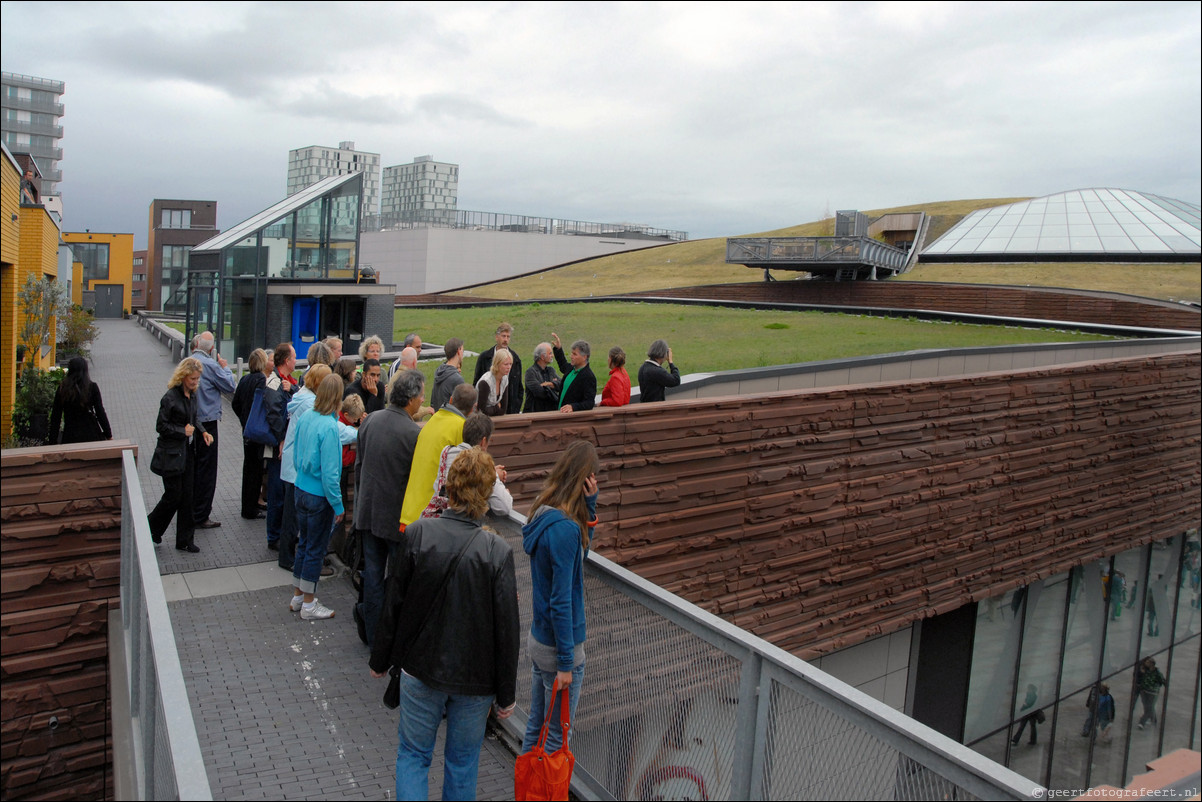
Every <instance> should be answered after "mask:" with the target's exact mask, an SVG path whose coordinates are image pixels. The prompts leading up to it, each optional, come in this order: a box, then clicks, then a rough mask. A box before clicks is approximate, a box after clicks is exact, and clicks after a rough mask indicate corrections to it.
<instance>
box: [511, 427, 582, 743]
mask: <svg viewBox="0 0 1202 802" xmlns="http://www.w3.org/2000/svg"><path fill="white" fill-rule="evenodd" d="M598 467H599V462H598V460H597V451H596V449H595V448H593V444H592V443H589V442H588V441H586V440H577V441H575V442H573V443H571V444H569V445H568V447H567V448H566V449H565V450H564V452H563V454H561V455H560V457H559V460H558V461H557V462H556V463H555V467H554V468H552V469H551V473H550V475H548V476H547V479H546V482H545V484H544V485H543V488H542V490H540V491H539V494H538V495H537V496H536V497H535V499H534V503H533V504H531V505H530V517H529V521H528V523H527V524H526V525H525V526H524V527H522V547H523V548H524V549H525V551H526V553H527V554H529V555H530V581H531V585H532V586H533V587H532V592H531V603H532V605H533V608H534V618H533V620H532V621H531V623H530V636H529V640H528V648H527V650H528V652H529V654H530V658H531V660H532V661H533V663H534V667H533V672H532V673H533V676H532V682H531V691H530V718H529V719H528V720H527V722H526V735H525V738H524V739H523V740H522V752H529V751H530V750H531V748H533V746H534V745H535V743H536V742H537V741H538V738H539V732H540V731H541V730H542V726H543V721H544V720H545V719H546V717H547V707H548V705H550V704H556V705H557V704H558V700H557V699H555V700H553V699H551V695H552V694H551V688H552V686H553V685H555V684H556V683H558V687H559V688H560V689H563V688H564V687H568V688H569V689H570V690H569V694H568V698H569V713H570V715H571V718H572V720H575V717H576V708H577V705H578V703H579V701H580V684H581V681H582V680H583V679H584V639H585V621H584V557H585V555H586V554H588V550H589V547H590V545H591V544H592V536H593V527H594V526H595V525H596V523H597V469H598ZM556 696H560V694H558V693H557V694H556ZM550 718H551V725H550V729H549V732H548V734H547V742H546V747H545V748H546V751H547V752H548V753H551V752H554V751H555V750H557V749H559V747H560V746H561V745H562V744H563V740H564V739H563V731H562V726H561V724H560V720H559V719H560V716H559V713H558V712H557V711H552V715H551V717H550Z"/></svg>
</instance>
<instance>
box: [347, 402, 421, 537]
mask: <svg viewBox="0 0 1202 802" xmlns="http://www.w3.org/2000/svg"><path fill="white" fill-rule="evenodd" d="M421 431H422V429H421V427H420V426H418V425H417V424H416V423H414V422H413V419H412V418H410V417H409V413H408V412H405V410H403V409H399V408H397V407H394V406H391V405H389V406H387V407H385V408H384V409H383V410H381V411H380V412H378V413H377V414H375V415H368V416H367V419H366V420H364V421H363V423H362V424H361V425H360V426H359V447H358V450H357V451H356V455H355V528H356V529H362V530H365V531H368V532H371V533H372V534H373V535H375V536H376V537H379V538H383V539H385V540H393V541H398V542H400V541H404V539H405V537H404V535H402V534H401V533H400V522H401V507H402V506H403V505H404V503H405V486H406V485H408V484H409V469H410V467H412V465H413V449H414V448H415V447H416V446H417V436H418V435H419V434H421Z"/></svg>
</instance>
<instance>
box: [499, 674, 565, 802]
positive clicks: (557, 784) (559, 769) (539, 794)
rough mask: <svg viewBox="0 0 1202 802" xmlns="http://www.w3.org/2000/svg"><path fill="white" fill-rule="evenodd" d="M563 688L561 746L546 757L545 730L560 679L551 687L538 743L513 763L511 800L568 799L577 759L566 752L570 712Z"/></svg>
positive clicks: (560, 707)
mask: <svg viewBox="0 0 1202 802" xmlns="http://www.w3.org/2000/svg"><path fill="white" fill-rule="evenodd" d="M570 690H571V686H565V687H564V689H563V691H562V694H563V695H562V696H560V698H559V723H560V725H561V726H562V727H563V746H561V747H559V749H557V750H555V752H553V753H552V754H550V755H548V754H547V750H546V744H547V728H548V727H549V726H550V724H551V713H552V711H554V710H555V694H556V693H557V692H559V680H556V681H555V684H554V685H552V686H551V703H550V704H549V705H547V717H546V718H545V719H543V728H542V731H540V732H539V734H538V743H536V744H535V745H534V748H533V749H531V750H530V751H529V752H526V753H525V754H523V755H518V756H517V760H515V761H514V763H513V798H514V799H516V800H518V802H522V800H552V799H567V798H568V786H569V785H570V784H571V782H572V769H573V768H574V767H575V765H576V757H575V755H573V754H572V752H571V750H569V749H568V731H569V730H570V729H571V726H572V718H571V717H572V709H571V704H570V698H569V695H568V692H569V691H570Z"/></svg>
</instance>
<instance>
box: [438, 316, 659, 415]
mask: <svg viewBox="0 0 1202 802" xmlns="http://www.w3.org/2000/svg"><path fill="white" fill-rule="evenodd" d="M512 336H513V326H511V325H510V324H508V323H502V324H501V325H499V326H497V330H496V332H495V334H494V337H495V339H496V342H495V345H493V347H491V348H489V349H488V350H486V351H484V352H482V353H481V354H480V356H479V357H478V358H477V359H476V370H475V374H474V376H473V378H472V385H473V386H474V387H475V388H476V393H477V395H478V396H479V399H480V402H479V407H480V410H481V411H482V412H484V413H485V414H486V415H488V416H490V417H497V416H499V415H512V414H517V413H519V412H556V411H558V412H580V411H582V410H586V409H592V408H593V406H594V405H595V404H596V403H597V376H596V374H595V373H593V369H592V367H591V365H590V360H591V358H592V349H591V347H590V346H589V343H588V341H587V340H576V341H575V342H573V343H572V344H571V346H570V347H569V348H568V349H567V350H566V351H565V349H564V347H563V343H561V342H560V339H559V335H558V334H555V333H554V332H552V333H551V339H550V341H548V342H541V343H539V344H538V345H537V346H535V348H534V354H533V358H534V363H533V364H532V365H531V366H530V367H529V368H527V369H526V370H525V372H524V373H523V371H522V360H521V358H520V357H519V356H518V353H517V352H516V351H515V350H514V349H513V348H512V346H511V342H510V341H511V338H512ZM463 346H464V344H463V340H461V339H459V338H458V337H453V338H451V339H450V340H448V341H447V343H446V346H445V348H444V354H445V357H446V361H445V362H443V364H441V365H439V367H438V370H437V371H436V372H435V374H434V389H433V391H432V392H431V402H432V404H433V406H434V408H435V409H438V408H439V404H441V403H445V402H446V400H447V399H448V398H449V397H450V393H451V390H452V389H454V388H455V387H456V386H458V385H460V384H464V383H465V380H464V378H463V372H462V371H463V360H464V351H463ZM556 368H558V370H559V372H558V373H557V372H556ZM608 369H609V378H608V380H607V381H606V382H605V385H604V387H603V388H602V391H601V406H609V407H621V406H625V405H627V404H629V403H630V398H631V391H630V386H631V385H630V375H629V374H628V373H627V372H626V352H625V351H624V350H623V349H622V348H621V347H619V346H614V347H613V348H611V349H610V350H609V361H608ZM638 380H639V400H640V401H643V402H648V401H663V400H664V396H665V391H666V390H667V388H669V387H677V386H679V385H680V371H679V370H678V369H677V367H676V364H675V362H674V361H673V360H672V349H671V348H670V347H668V343H667V342H666V341H664V340H656V341H655V342H653V343H651V346H650V348H648V349H647V359H646V361H645V362H644V363H643V364H642V365H641V366H640V367H639V371H638Z"/></svg>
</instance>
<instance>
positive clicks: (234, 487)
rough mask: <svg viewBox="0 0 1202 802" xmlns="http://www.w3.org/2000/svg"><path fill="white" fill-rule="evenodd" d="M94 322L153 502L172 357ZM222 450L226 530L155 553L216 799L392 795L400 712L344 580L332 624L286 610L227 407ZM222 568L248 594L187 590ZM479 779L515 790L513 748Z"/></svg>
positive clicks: (121, 430)
mask: <svg viewBox="0 0 1202 802" xmlns="http://www.w3.org/2000/svg"><path fill="white" fill-rule="evenodd" d="M97 325H98V326H99V327H100V337H99V338H98V339H97V341H96V344H95V346H94V348H93V355H92V371H91V372H92V378H93V380H94V381H96V382H97V383H98V384H99V385H100V388H101V391H102V392H103V393H104V399H105V407H106V411H107V412H108V415H109V419H110V421H111V422H112V425H113V431H114V436H115V437H117V438H124V439H129V440H132V441H133V442H134V443H136V444H137V445H138V449H139V458H138V476H139V480H140V483H141V487H142V493H143V496H144V498H145V499H146V502H147V507H148V508H150V507H153V506H154V504H155V503H156V502H157V501H158V499H159V496H160V495H161V494H162V480H160V479H159V478H158V477H157V476H154V475H153V474H151V473H150V470H149V465H150V455H151V454H152V453H153V450H154V445H155V441H156V439H157V435H156V434H155V431H154V421H155V417H156V415H157V413H158V404H159V399H160V398H161V397H162V395H163V393H164V392H165V391H166V385H167V379H168V378H169V377H170V375H171V371H172V369H173V367H174V364H173V362H172V360H171V359H170V358H169V356H168V353H167V351H166V349H165V348H163V347H162V346H160V345H159V344H158V342H157V341H156V340H154V338H152V337H151V336H150V335H149V334H148V333H146V331H145V330H143V329H142V328H141V327H139V326H137V325H136V323H133V322H131V321H122V320H99V321H97ZM219 448H220V459H219V468H218V484H217V493H216V495H215V499H214V504H213V519H214V520H218V521H221V523H222V526H220V527H218V528H216V529H206V530H198V531H197V533H196V542H197V545H199V546H200V549H201V551H200V553H199V554H187V553H185V552H180V551H177V550H176V549H174V548H172V546H173V545H174V536H175V530H174V526H173V527H172V528H171V529H169V530H168V532H167V534H166V535H165V537H164V545H163V546H162V547H160V548H159V549H157V550H156V552H157V555H158V559H159V568H160V572H161V573H162V574H163V575H164V587H165V589H166V590H167V591H168V602H169V604H168V607H169V610H170V612H171V618H172V622H173V624H174V627H175V635H176V644H177V648H178V649H179V655H180V664H181V666H182V668H183V671H184V678H185V681H186V683H187V687H188V696H189V700H190V703H191V706H192V714H193V717H194V719H195V723H196V727H197V735H198V737H199V740H200V746H201V753H202V755H203V757H204V760H205V765H206V768H207V770H208V774H209V782H210V784H211V786H212V789H213V792H214V797H215V798H218V799H251V800H256V802H261V801H262V800H265V799H311V798H316V797H320V798H323V799H390V798H391V797H392V796H393V793H394V789H395V777H394V771H395V763H396V739H397V734H396V731H397V714H396V712H395V711H391V710H387V709H386V708H384V706H383V705H382V704H381V702H380V697H381V696H382V695H383V692H384V683H383V681H382V680H373V679H372V678H371V677H370V676H369V673H368V669H367V656H368V655H367V649H366V647H364V646H363V644H362V643H360V642H359V638H358V635H357V634H356V628H355V624H354V621H353V619H352V616H351V614H350V611H351V605H352V604H353V603H354V600H355V593H354V590H353V589H352V587H351V584H350V580H349V578H348V577H347V576H345V575H344V576H339V577H335V578H333V579H332V580H329V581H325V582H323V583H322V584H321V585H320V587H319V588H318V595H319V596H320V597H321V598H322V600H323V601H324V602H325V603H326V604H327V605H329V606H331V607H332V608H333V609H334V610H336V611H337V613H338V614H337V616H336V617H335V618H334V619H332V620H329V621H302V620H301V619H300V617H299V616H298V615H296V614H295V613H292V612H291V611H289V610H288V600H289V598H290V597H291V593H290V591H289V590H288V589H287V587H286V586H287V585H289V584H290V582H291V578H290V577H289V576H288V574H287V572H285V571H283V570H282V569H279V568H278V567H277V566H275V564H274V561H275V554H274V553H273V552H270V551H268V550H267V547H266V534H265V528H264V522H263V521H262V520H261V519H260V520H254V521H246V520H243V519H242V518H241V517H240V516H239V511H240V493H241V471H242V448H241V433H240V431H239V429H238V422H237V418H236V417H235V416H234V415H233V413H232V411H230V409H229V405H228V402H227V403H226V406H225V413H224V415H223V417H222V422H221V426H220V437H219ZM219 568H236V569H237V570H236V572H235V573H236V575H237V576H238V578H239V580H240V581H241V583H242V586H243V587H244V588H246V589H245V590H235V591H234V592H229V593H225V594H223V595H216V596H203V597H200V598H193V596H194V595H196V594H195V593H193V592H192V591H190V590H189V585H192V586H194V589H200V590H206V589H207V588H209V587H210V586H211V583H208V584H206V582H207V578H208V577H206V576H205V575H199V576H198V575H196V574H195V573H193V572H197V571H209V570H212V569H219ZM210 576H216V575H210ZM223 587H224V586H223ZM520 681H522V678H519V682H520ZM441 749H442V737H441V735H440V737H439V742H438V746H437V747H436V751H435V756H434V761H433V762H432V765H431V767H430V794H431V798H437V797H438V796H439V795H440V793H441V788H442V768H443V764H442V759H441ZM479 787H480V789H481V791H480V796H479V798H481V799H509V798H512V795H513V756H512V754H510V753H509V752H508V750H506V749H505V747H504V746H502V745H500V744H499V743H498V742H496V741H495V740H494V739H491V738H489V739H486V741H485V745H484V748H483V749H482V750H481V760H480V781H479Z"/></svg>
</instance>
